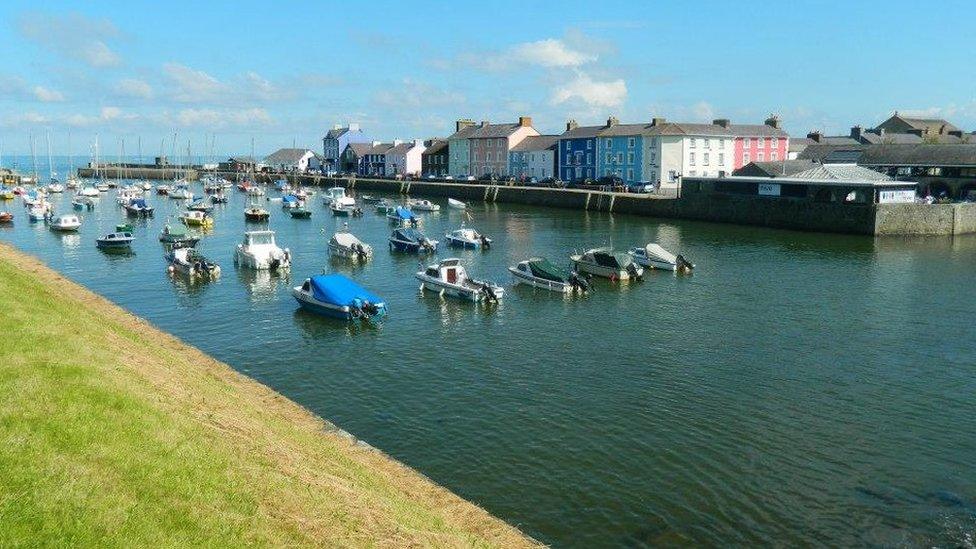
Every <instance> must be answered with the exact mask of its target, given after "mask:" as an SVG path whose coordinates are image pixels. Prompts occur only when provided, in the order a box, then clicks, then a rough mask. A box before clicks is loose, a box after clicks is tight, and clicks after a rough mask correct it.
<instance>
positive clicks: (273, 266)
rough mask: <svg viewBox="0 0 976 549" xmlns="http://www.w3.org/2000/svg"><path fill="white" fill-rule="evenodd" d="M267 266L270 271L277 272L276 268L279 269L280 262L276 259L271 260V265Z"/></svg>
mask: <svg viewBox="0 0 976 549" xmlns="http://www.w3.org/2000/svg"><path fill="white" fill-rule="evenodd" d="M268 266H269V267H270V268H271V270H272V271H277V270H278V267H281V260H280V259H278V258H277V257H276V258H274V259H272V260H271V263H270V264H268Z"/></svg>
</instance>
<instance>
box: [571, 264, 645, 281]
mask: <svg viewBox="0 0 976 549" xmlns="http://www.w3.org/2000/svg"><path fill="white" fill-rule="evenodd" d="M572 261H573V266H574V267H575V268H576V271H577V272H580V273H586V274H591V275H593V276H599V277H602V278H609V279H611V280H630V278H631V276H630V273H628V272H627V270H626V269H620V268H617V267H605V266H603V265H597V264H595V263H589V262H586V261H580V260H579V259H572Z"/></svg>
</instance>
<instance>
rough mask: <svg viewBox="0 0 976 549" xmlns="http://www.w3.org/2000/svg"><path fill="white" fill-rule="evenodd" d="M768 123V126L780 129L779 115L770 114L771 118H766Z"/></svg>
mask: <svg viewBox="0 0 976 549" xmlns="http://www.w3.org/2000/svg"><path fill="white" fill-rule="evenodd" d="M766 125H767V126H770V127H772V128H776V129H777V130H778V129H779V125H780V124H779V117H778V116H776V115H775V114H771V115H769V118H767V119H766Z"/></svg>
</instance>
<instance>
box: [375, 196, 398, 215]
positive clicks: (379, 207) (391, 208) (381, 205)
mask: <svg viewBox="0 0 976 549" xmlns="http://www.w3.org/2000/svg"><path fill="white" fill-rule="evenodd" d="M396 209H397V205H396V204H394V203H393V201H392V200H390V199H388V198H384V199H383V200H380V201H379V202H377V203H376V213H379V214H389V213H392V212H395V211H396Z"/></svg>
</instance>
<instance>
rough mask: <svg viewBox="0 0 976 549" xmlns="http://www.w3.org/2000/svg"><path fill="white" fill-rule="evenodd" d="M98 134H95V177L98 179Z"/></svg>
mask: <svg viewBox="0 0 976 549" xmlns="http://www.w3.org/2000/svg"><path fill="white" fill-rule="evenodd" d="M98 168H99V166H98V134H97V133H96V134H95V179H96V180H98V178H99V176H98V171H99V170H98Z"/></svg>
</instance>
